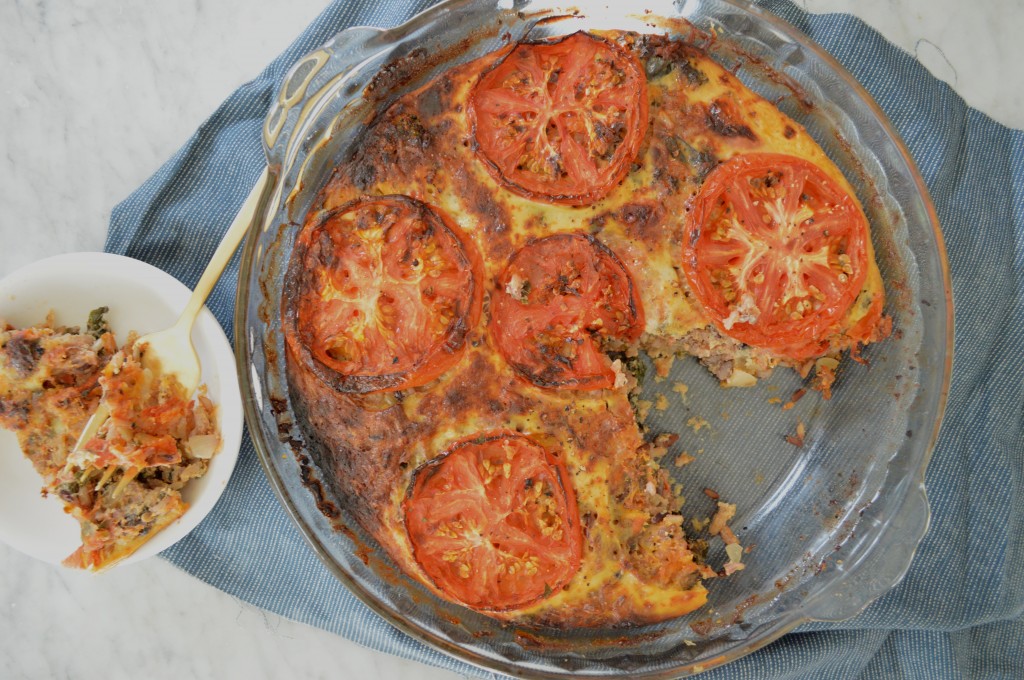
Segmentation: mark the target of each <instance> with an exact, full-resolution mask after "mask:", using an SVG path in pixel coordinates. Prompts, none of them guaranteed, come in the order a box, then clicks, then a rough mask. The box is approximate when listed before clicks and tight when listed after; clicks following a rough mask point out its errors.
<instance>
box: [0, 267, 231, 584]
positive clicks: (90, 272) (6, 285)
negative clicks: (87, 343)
mask: <svg viewBox="0 0 1024 680" xmlns="http://www.w3.org/2000/svg"><path fill="white" fill-rule="evenodd" d="M190 294H191V291H189V289H188V288H186V287H185V285H183V284H182V283H181V282H180V281H178V280H177V279H175V278H174V277H173V276H171V275H170V274H168V273H166V272H164V271H161V270H159V269H157V268H156V267H153V266H152V265H149V264H146V263H145V262H141V261H139V260H133V259H132V258H130V257H123V256H121V255H111V254H109V253H69V254H65V255H57V256H54V257H50V258H47V259H45V260H39V261H38V262H33V263H32V264H29V265H26V266H25V267H22V268H21V269H18V270H17V271H15V272H13V273H11V274H10V275H8V276H7V277H5V278H4V279H3V280H0V319H3V320H4V321H6V322H7V323H10V324H12V325H14V326H16V327H24V326H29V325H33V324H37V323H39V322H41V321H43V320H44V319H45V318H46V314H47V313H48V312H49V311H50V310H53V312H54V313H55V315H56V321H57V323H60V324H64V325H68V326H76V325H77V326H82V327H84V326H85V322H86V320H87V318H88V316H89V312H90V310H92V309H95V308H97V307H103V306H106V307H109V308H110V312H109V313H108V314H107V315H106V318H107V321H108V322H109V323H110V326H111V328H112V329H113V331H114V333H115V335H116V337H117V341H118V344H122V343H123V342H124V340H125V338H126V337H127V336H128V332H129V331H132V330H134V331H137V332H138V333H139V334H145V333H149V332H152V331H157V330H161V329H163V328H166V327H168V326H170V325H171V324H172V323H173V322H174V321H175V319H177V317H178V314H179V313H180V312H181V310H182V309H184V307H185V303H186V301H187V300H188V297H189V295H190ZM192 341H193V343H194V344H195V348H196V351H197V352H198V353H199V360H200V364H201V365H202V382H204V383H206V385H207V387H208V389H209V396H210V398H211V399H212V400H213V402H214V403H215V404H216V405H217V415H218V419H219V425H220V430H221V436H222V437H223V447H222V448H221V450H220V452H219V453H217V455H216V456H214V457H213V460H212V461H211V463H210V468H209V471H208V472H207V473H206V475H205V476H204V477H202V478H201V479H198V480H194V481H193V482H191V483H190V484H189V485H188V486H186V487H185V489H184V491H183V492H182V495H183V497H184V499H185V500H186V501H187V502H188V504H189V509H188V510H187V511H186V512H185V514H184V515H183V516H182V517H181V518H179V519H178V521H176V522H174V523H173V524H171V525H170V526H168V527H166V528H165V529H164V530H163V531H161V532H160V533H158V534H157V535H156V536H154V537H153V538H152V539H150V540H149V541H148V542H146V543H145V544H144V545H143V546H142V547H141V548H140V549H139V550H138V551H137V552H135V553H134V554H133V555H131V556H130V557H128V558H126V559H125V560H124V561H123V562H121V563H120V564H121V565H123V564H130V563H132V562H138V561H140V560H144V559H146V558H147V557H152V556H153V555H155V554H157V553H159V552H160V551H161V550H164V549H166V548H169V547H170V546H171V545H173V544H174V543H176V542H177V541H179V540H181V539H182V538H184V537H185V536H186V535H188V533H189V532H190V531H192V529H193V528H195V526H196V525H197V524H199V522H201V521H202V520H203V518H204V517H206V515H207V514H208V513H209V512H210V511H211V510H212V509H213V506H214V505H215V504H216V503H217V499H218V498H220V495H221V492H223V491H224V488H225V487H226V486H227V483H228V479H229V478H230V477H231V472H232V470H234V467H235V461H236V460H237V459H238V449H239V446H240V445H241V442H242V401H241V396H240V392H239V389H238V377H237V375H236V373H235V358H234V355H233V353H232V351H231V345H230V343H228V339H227V337H226V336H225V335H224V331H223V330H222V329H221V327H220V324H219V323H218V322H217V319H216V318H214V316H213V314H211V313H210V311H209V310H208V309H203V311H202V312H201V313H200V314H199V318H198V319H197V320H196V324H195V326H194V327H193V331H192ZM41 488H42V480H41V478H40V477H39V475H38V474H37V473H36V472H35V470H34V469H33V468H32V465H31V463H29V461H28V459H27V458H25V456H24V455H23V454H22V452H21V449H20V448H19V446H18V441H17V438H16V437H15V435H14V433H12V432H8V431H6V430H0V541H3V542H4V543H6V544H8V545H10V546H11V547H12V548H15V549H16V550H19V551H21V552H23V553H25V554H27V555H31V556H32V557H35V558H37V559H40V560H43V561H44V562H48V563H50V564H55V565H59V564H60V563H61V560H63V559H64V558H65V557H67V556H68V555H70V554H71V553H72V552H74V550H75V548H77V547H78V546H79V545H80V544H81V542H80V540H79V527H78V522H77V521H75V520H74V519H72V518H71V517H70V516H69V515H66V514H65V513H64V511H63V505H62V504H61V502H60V500H59V499H57V498H56V497H55V496H50V497H49V498H45V499H44V498H42V497H41V496H40V493H39V492H40V489H41Z"/></svg>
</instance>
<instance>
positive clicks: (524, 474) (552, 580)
mask: <svg viewBox="0 0 1024 680" xmlns="http://www.w3.org/2000/svg"><path fill="white" fill-rule="evenodd" d="M404 510H405V526H406V529H407V531H408V533H409V540H410V541H411V542H412V547H413V554H414V555H415V557H416V561H417V562H418V563H419V564H420V566H421V567H422V568H423V571H425V572H426V573H427V575H428V576H429V577H430V578H431V580H432V581H433V582H434V585H436V586H437V588H438V589H439V590H441V591H442V592H443V593H444V594H446V595H447V596H448V597H450V598H452V599H453V600H456V601H458V602H461V603H463V604H465V605H467V606H469V607H472V608H474V609H485V610H492V611H501V610H506V609H516V608H519V607H524V606H526V605H528V604H531V603H533V602H536V601H537V600H540V599H542V598H544V597H546V596H548V595H550V594H551V593H552V592H554V591H557V590H558V589H559V588H561V587H562V586H563V585H565V584H566V583H568V582H569V580H570V579H571V578H572V577H573V575H574V574H575V573H576V571H577V570H578V569H579V566H580V552H581V545H582V541H583V538H582V534H581V533H580V519H579V509H578V508H577V506H576V496H575V494H574V493H573V490H572V486H571V485H570V483H569V474H568V472H567V471H566V469H565V465H564V464H562V463H561V462H560V461H559V460H557V459H556V458H555V457H554V456H552V455H551V454H550V453H548V452H547V451H546V450H545V449H543V448H542V447H541V446H539V445H538V444H537V443H535V442H534V441H533V440H531V439H529V438H528V437H525V436H523V435H521V434H517V433H515V432H506V431H499V432H491V433H487V434H483V435H480V436H476V437H472V438H468V439H463V440H461V441H459V442H457V443H456V444H454V445H453V446H452V447H451V448H449V449H448V450H447V451H445V452H444V453H443V454H442V455H441V456H440V457H438V458H437V459H435V460H433V461H431V462H429V463H427V464H426V465H424V466H423V467H422V468H420V469H419V470H418V471H417V472H416V476H415V479H414V481H413V484H412V487H411V489H410V491H409V494H408V496H407V498H406V500H405V507H404Z"/></svg>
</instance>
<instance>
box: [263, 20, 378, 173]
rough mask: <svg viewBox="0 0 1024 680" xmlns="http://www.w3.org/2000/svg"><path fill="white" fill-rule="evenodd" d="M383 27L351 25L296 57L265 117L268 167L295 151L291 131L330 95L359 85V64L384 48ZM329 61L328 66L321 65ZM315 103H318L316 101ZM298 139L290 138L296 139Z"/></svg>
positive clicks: (324, 102) (318, 109) (316, 109)
mask: <svg viewBox="0 0 1024 680" xmlns="http://www.w3.org/2000/svg"><path fill="white" fill-rule="evenodd" d="M384 32H385V31H384V30H383V29H380V28H374V27H372V26H353V27H352V28H348V29H345V30H344V31H341V32H340V33H338V34H337V35H336V36H334V37H333V38H331V40H329V41H328V42H327V43H325V44H324V45H323V46H321V47H319V48H318V49H316V50H314V51H312V52H310V53H308V54H306V55H305V56H303V57H302V58H301V59H299V60H298V61H296V62H295V64H294V65H292V67H291V68H290V69H289V70H288V72H287V73H286V74H285V76H284V78H283V79H282V81H281V85H280V87H278V89H277V93H276V95H275V97H274V101H273V102H272V103H271V105H270V109H269V110H268V111H267V115H266V117H265V118H264V121H263V148H264V151H265V152H266V154H267V160H268V162H269V164H270V166H271V167H272V168H274V167H278V168H279V167H280V166H281V165H282V164H284V163H285V162H286V160H287V159H288V156H289V152H291V153H292V154H294V151H295V149H296V147H297V146H298V144H296V143H293V139H292V138H293V137H294V136H295V132H296V131H297V130H300V129H302V128H303V126H304V123H307V122H308V121H310V120H313V119H314V118H315V117H316V115H317V114H318V113H319V112H320V110H321V109H322V107H323V105H324V104H326V103H327V100H329V99H331V95H333V94H337V93H340V92H345V91H346V90H348V89H349V88H351V87H360V88H361V86H362V85H363V84H364V83H362V82H359V83H352V82H350V81H352V80H353V79H355V80H360V78H359V76H360V75H362V74H361V73H360V69H359V68H358V67H359V65H360V64H362V63H364V62H365V61H366V59H367V58H368V57H369V56H371V55H375V54H378V53H379V52H380V51H381V48H386V47H388V45H385V44H384V41H383V40H382V39H381V36H382V34H383V33H384ZM328 64H330V68H325V67H326V66H327V65H328ZM317 104H319V105H317ZM300 141H301V140H299V139H296V140H294V142H300Z"/></svg>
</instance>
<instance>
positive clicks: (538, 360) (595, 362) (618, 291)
mask: <svg viewBox="0 0 1024 680" xmlns="http://www.w3.org/2000/svg"><path fill="white" fill-rule="evenodd" d="M490 328H491V335H492V337H493V338H494V342H495V345H497V348H498V351H499V352H501V355H502V356H503V357H505V360H506V361H508V363H509V364H511V365H512V367H513V368H514V369H515V370H516V371H517V372H518V373H519V374H520V375H522V376H523V377H525V378H527V379H528V380H530V381H532V382H533V383H534V384H536V385H539V386H541V387H562V388H568V389H584V390H586V389H602V388H610V387H615V386H616V384H615V383H616V373H615V371H614V369H613V368H612V364H611V362H610V361H609V359H608V357H606V356H605V355H604V354H602V353H601V349H602V347H601V345H602V343H603V342H607V341H608V340H610V339H617V340H623V341H628V342H631V341H634V340H636V339H637V338H639V337H640V334H641V333H642V332H643V328H644V315H643V308H642V307H641V305H640V298H639V297H638V295H637V291H636V289H635V288H634V286H633V279H632V277H631V276H630V275H629V272H628V271H627V270H626V268H625V266H623V264H622V262H621V261H620V260H619V258H618V257H616V256H615V253H613V252H612V251H611V250H609V249H608V247H607V246H605V245H604V244H602V243H601V242H600V241H598V240H597V239H595V238H594V237H593V236H591V235H589V234H556V235H554V236H547V237H545V238H542V239H537V240H535V241H530V242H529V243H527V244H526V245H525V246H524V247H523V248H522V249H520V250H519V251H518V252H516V254H515V255H513V256H512V259H511V260H510V261H509V263H508V266H507V267H506V268H505V271H504V272H502V274H501V276H500V277H499V278H498V287H497V290H495V291H494V293H493V295H492V296H491V326H490Z"/></svg>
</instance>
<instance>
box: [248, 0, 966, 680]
mask: <svg viewBox="0 0 1024 680" xmlns="http://www.w3.org/2000/svg"><path fill="white" fill-rule="evenodd" d="M718 1H719V2H723V3H725V4H728V5H732V6H734V7H736V8H738V9H740V10H743V11H746V12H748V13H750V14H752V15H754V16H756V17H757V18H758V19H759V20H761V21H763V22H765V23H767V24H769V25H770V27H771V28H772V29H774V30H775V31H778V32H779V33H781V34H782V35H784V36H785V37H786V38H787V39H789V40H791V41H793V42H795V43H798V44H800V45H801V47H803V48H805V49H808V50H810V51H812V52H813V53H814V54H815V56H817V57H818V58H819V59H821V60H822V61H823V62H824V63H825V64H826V65H827V66H828V67H829V68H831V69H832V71H833V72H834V73H835V74H836V75H838V76H839V77H840V78H841V79H842V81H843V82H844V84H845V85H846V87H848V88H849V89H850V90H851V91H852V92H853V93H854V94H855V95H856V97H857V98H858V99H860V100H861V102H862V103H864V104H865V105H866V106H867V108H868V109H869V110H870V111H871V113H872V114H873V115H874V117H875V119H876V121H877V122H878V123H879V125H880V127H881V129H882V130H883V131H884V133H885V134H886V136H887V137H888V139H889V142H890V143H891V144H892V145H893V147H894V148H895V149H896V150H897V151H898V153H899V154H900V156H901V160H902V162H903V163H904V164H905V165H906V167H907V169H908V170H909V171H910V176H911V178H912V180H913V183H914V187H915V189H916V193H917V196H919V197H920V200H921V202H922V205H923V207H924V210H925V213H926V216H927V221H928V223H929V224H930V226H931V229H932V236H933V237H934V239H935V245H936V250H937V255H938V256H939V266H940V270H941V279H942V288H943V293H944V297H945V300H944V304H945V318H944V326H945V351H944V354H943V356H944V362H943V364H942V366H941V367H940V368H941V370H942V378H941V380H940V381H939V384H940V387H941V389H940V393H939V395H938V399H937V402H936V408H935V413H934V419H933V424H932V431H931V436H930V437H929V441H928V442H927V444H926V445H925V446H924V448H923V455H922V459H921V461H920V464H919V466H918V467H917V468H916V469H915V470H914V471H913V472H914V474H913V475H912V476H913V479H911V480H909V481H911V482H917V483H918V484H919V486H920V493H922V494H923V493H924V492H923V483H924V474H925V471H926V469H927V466H928V464H929V462H930V459H931V456H932V454H933V452H934V448H935V445H936V443H937V440H938V437H939V434H940V431H941V424H942V419H943V415H944V413H945V408H946V403H947V398H948V393H949V387H950V380H951V375H952V362H953V343H954V333H953V313H954V310H953V296H952V281H951V276H950V270H949V260H948V255H947V252H946V247H945V241H944V239H943V235H942V230H941V226H940V222H939V219H938V215H937V212H936V209H935V206H934V204H933V202H932V199H931V196H930V193H929V191H928V188H927V186H926V184H925V182H924V179H923V177H922V176H921V173H920V171H919V170H918V168H917V165H916V163H915V162H914V160H913V157H912V156H911V155H910V152H909V150H908V149H907V147H906V145H905V144H904V143H903V141H902V138H901V137H900V136H899V134H898V133H897V132H896V130H895V129H894V128H893V126H892V123H891V122H890V121H889V119H888V117H887V116H886V114H885V113H884V111H882V109H881V107H880V106H879V105H878V103H877V102H876V101H875V99H874V98H873V97H872V96H871V95H870V94H869V93H868V92H867V90H866V89H865V88H864V87H863V86H862V85H861V84H860V83H859V81H857V80H856V79H855V78H854V77H853V76H852V75H851V74H850V73H849V72H848V71H847V70H846V68H845V67H843V66H842V65H841V64H840V63H839V62H838V61H837V60H836V59H835V58H834V57H833V56H832V55H831V54H830V53H829V52H827V51H826V50H825V49H824V48H822V47H821V46H820V45H818V44H817V43H816V42H814V41H813V40H812V39H811V38H809V37H808V36H807V35H805V34H804V33H803V32H802V31H800V30H799V29H798V28H796V27H795V26H793V25H792V24H790V23H789V22H788V21H786V20H784V19H782V18H781V17H778V16H776V15H774V14H772V13H770V12H768V11H766V10H764V9H763V8H761V7H759V6H758V5H757V4H754V3H753V2H749V1H748V0H718ZM466 2H467V0H444V1H442V2H439V3H437V4H435V5H432V6H431V7H428V8H427V9H425V10H423V11H422V12H420V13H418V14H416V15H415V16H413V17H412V18H410V19H409V20H408V21H406V22H404V23H402V24H399V25H397V26H395V27H393V28H389V29H379V28H371V27H364V26H354V27H350V28H348V29H344V30H343V31H341V32H339V33H338V34H336V35H335V36H334V37H333V38H332V40H334V39H337V37H338V36H340V35H342V34H344V33H345V32H346V31H354V30H360V29H363V30H365V29H367V28H371V30H373V31H377V32H379V34H380V37H381V38H383V39H387V38H388V37H390V36H394V37H395V39H396V40H397V39H401V37H402V36H403V35H405V34H408V33H411V32H414V31H416V30H418V29H420V28H423V27H424V26H426V25H428V24H430V23H432V22H433V21H434V20H435V18H436V15H439V14H441V13H443V12H445V11H446V10H448V9H449V8H451V7H456V6H461V5H463V4H466ZM308 56H309V55H306V56H303V57H301V58H299V59H297V60H296V61H295V64H300V63H302V62H303V61H304V60H306V59H307V58H308ZM271 174H272V175H273V174H274V173H271ZM274 178H275V182H272V183H268V187H267V189H265V190H264V193H263V196H262V197H261V205H260V210H258V211H257V213H256V215H257V217H256V218H255V219H256V220H258V221H259V220H262V219H264V218H265V217H266V207H267V203H268V201H269V200H270V197H271V196H272V195H273V192H274V188H275V184H276V182H277V181H279V180H280V178H279V177H277V176H276V175H274ZM253 231H255V232H256V233H257V234H258V233H259V231H260V230H258V229H257V230H253ZM256 241H257V238H256V234H254V233H252V232H251V233H250V237H249V238H248V239H247V240H246V243H245V246H244V248H243V253H242V260H241V262H242V268H241V270H240V274H239V285H238V287H237V294H236V304H235V314H234V323H235V346H236V348H239V351H237V352H236V362H237V367H238V373H239V378H240V382H241V384H242V388H243V390H244V393H245V394H246V395H251V394H253V391H254V386H253V384H252V381H251V379H250V374H249V367H250V354H251V350H250V348H249V344H248V341H247V338H246V335H245V334H246V320H247V315H246V305H247V303H248V298H249V295H250V288H251V286H250V283H249V281H250V275H251V273H252V272H251V268H252V264H253V262H254V261H255V259H254V257H253V255H254V250H255V244H256ZM244 406H245V415H246V421H247V422H250V423H255V422H258V420H259V414H258V412H256V411H255V410H254V409H255V407H254V404H253V400H252V399H251V398H247V399H245V400H244ZM252 440H253V443H254V447H255V449H256V451H257V453H258V457H259V460H260V464H261V466H262V467H263V469H264V472H265V473H266V475H267V478H268V481H269V482H270V485H271V487H272V488H273V489H274V493H275V494H276V495H277V497H278V500H279V501H280V502H281V504H282V506H283V507H284V508H285V510H286V512H287V513H288V515H289V517H290V518H291V520H292V521H293V522H294V523H295V525H296V526H297V527H298V528H299V530H300V532H301V533H302V535H303V536H304V538H305V539H306V541H307V543H308V544H309V545H310V546H311V547H312V548H313V550H314V552H315V553H316V555H317V557H318V558H319V559H320V560H321V561H322V562H323V563H324V564H325V566H327V568H328V569H329V570H330V572H331V573H332V574H333V575H334V576H335V577H336V578H338V579H339V581H341V583H342V584H344V585H345V586H346V587H347V588H348V589H349V590H350V591H351V592H352V593H353V594H354V595H355V596H356V597H358V598H359V600H360V601H361V602H363V603H364V604H365V605H366V606H367V607H368V608H370V609H371V610H372V611H373V612H375V613H376V614H377V615H379V616H381V617H382V618H383V619H384V620H385V621H387V622H388V623H389V624H390V625H392V626H394V627H395V628H397V629H398V630H401V631H402V632H403V633H405V634H407V635H409V636H410V637H412V638H413V639H415V640H417V641H419V642H421V643H423V644H426V645H428V646H430V647H432V648H434V649H437V650H438V651H441V652H443V653H445V654H447V655H449V656H452V657H454V658H456V659H458V660H461V661H465V662H468V663H470V664H473V665H476V666H478V667H480V668H483V669H487V670H491V671H498V672H503V673H508V674H512V675H522V674H523V673H524V669H523V668H522V667H521V666H519V665H517V664H515V663H510V662H507V661H506V660H503V659H497V658H495V657H484V656H481V655H479V654H477V653H476V652H475V650H472V649H467V648H465V647H463V646H460V645H459V644H458V643H456V642H454V641H451V640H447V639H444V638H441V637H439V636H437V635H435V634H433V633H432V632H431V631H428V630H424V629H422V628H420V627H418V626H415V625H412V624H410V623H409V622H408V621H406V620H405V619H403V618H401V617H397V616H394V615H393V613H392V612H390V611H388V610H387V609H386V608H384V607H383V606H382V605H381V604H380V603H378V602H377V600H376V599H375V598H374V597H373V596H372V595H371V594H369V593H368V592H367V591H365V590H364V589H363V588H362V586H360V584H359V583H358V582H357V581H356V580H355V579H354V578H353V576H352V575H350V574H349V573H348V572H347V571H345V570H344V569H343V568H342V567H341V565H339V564H338V563H336V562H335V560H334V559H333V558H332V557H331V555H330V553H329V551H328V550H327V548H326V547H325V546H324V544H323V543H322V542H321V540H320V539H319V537H318V536H317V535H316V532H315V531H314V529H313V528H312V527H310V526H309V525H308V524H307V523H306V521H305V519H303V517H302V516H301V514H300V513H299V512H298V509H297V508H296V506H295V505H294V503H293V501H292V500H291V498H290V497H289V493H288V491H287V489H286V488H285V486H284V482H283V480H282V479H281V478H280V477H279V475H278V472H277V470H276V469H275V468H274V467H273V466H272V465H271V464H270V462H269V458H268V457H269V456H271V455H272V452H270V451H267V450H265V446H264V442H263V441H262V440H261V439H260V438H259V437H257V436H253V437H252ZM913 492H914V489H912V488H910V489H908V490H907V492H906V494H905V497H906V496H909V495H910V494H912V493H913ZM925 513H926V517H925V526H927V513H928V506H927V503H925ZM884 531H885V530H884V529H883V530H882V531H881V532H880V534H879V536H881V535H882V534H883V533H884ZM922 536H923V533H922ZM917 539H918V540H917V543H916V544H915V546H914V550H913V551H912V552H911V554H910V559H908V561H907V563H906V565H905V566H904V567H903V569H902V571H901V572H900V573H899V575H898V577H897V578H896V579H895V580H894V581H893V583H892V584H891V585H890V586H889V587H890V588H891V587H892V586H895V584H896V583H898V582H899V581H900V580H901V579H902V578H903V575H905V573H906V571H907V570H908V569H909V567H910V564H911V562H912V558H913V555H914V554H915V553H916V550H917V547H918V546H919V544H920V537H917ZM887 589H888V588H887ZM887 589H886V590H887ZM884 592H885V590H883V591H881V592H879V593H875V594H873V595H872V596H871V597H869V598H868V599H867V600H866V601H865V602H863V604H862V605H861V606H860V608H859V609H858V610H857V611H862V610H863V609H864V608H866V607H867V606H868V605H869V604H871V603H872V602H873V601H874V600H875V599H877V597H879V596H880V595H881V594H883V593H884ZM855 613H856V612H854V613H853V614H850V615H851V616H852V615H854V614H855ZM811 620H815V618H814V617H813V616H810V615H808V614H805V613H801V612H799V611H796V610H793V611H791V612H789V613H787V614H784V615H783V616H781V617H780V619H779V620H778V622H777V623H776V624H775V625H774V626H772V627H771V628H770V629H768V630H767V631H766V632H765V633H764V634H763V635H761V636H758V637H755V638H752V639H749V640H747V641H745V642H744V643H743V644H740V645H736V646H735V647H732V648H730V649H728V650H726V651H725V652H724V653H722V654H721V655H719V656H717V657H716V658H715V659H714V660H713V663H707V662H704V663H697V662H692V661H690V662H686V661H683V662H682V663H681V664H680V665H679V666H677V667H675V668H672V669H667V670H660V671H657V670H656V671H646V672H642V673H640V674H639V675H637V676H636V677H641V676H642V677H650V678H663V677H664V678H668V677H677V676H679V675H680V674H692V673H697V672H701V671H704V670H708V669H710V668H712V667H715V666H719V665H723V664H726V663H729V662H731V661H734V660H736V659H738V658H740V657H742V656H745V655H747V654H749V653H751V652H754V651H756V650H757V649H760V648H761V647H764V646H766V645H767V644H769V643H771V642H773V641H775V640H777V639H778V638H780V637H782V636H783V635H785V634H786V633H788V632H790V631H792V630H793V629H794V628H796V627H797V626H799V625H801V624H802V623H805V622H808V621H811ZM681 661H682V660H681ZM526 672H527V674H528V675H529V676H531V677H559V678H561V677H565V675H566V673H565V672H562V673H546V672H543V671H537V670H536V669H529V670H528V671H526ZM578 675H579V677H591V676H593V677H598V676H597V675H593V674H588V673H586V672H585V671H584V672H582V673H579V674H578ZM602 677H603V676H602Z"/></svg>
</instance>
